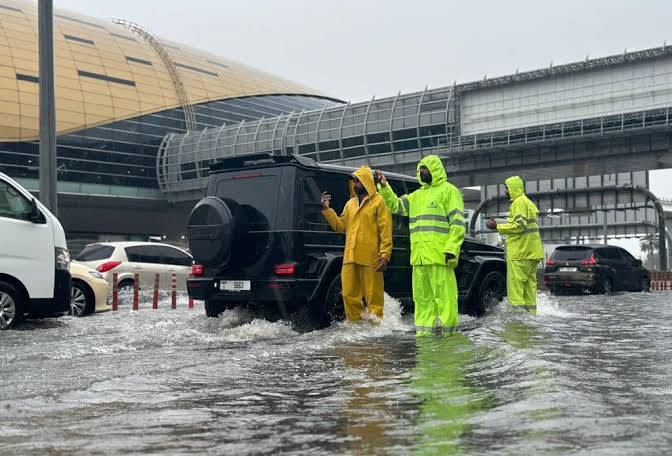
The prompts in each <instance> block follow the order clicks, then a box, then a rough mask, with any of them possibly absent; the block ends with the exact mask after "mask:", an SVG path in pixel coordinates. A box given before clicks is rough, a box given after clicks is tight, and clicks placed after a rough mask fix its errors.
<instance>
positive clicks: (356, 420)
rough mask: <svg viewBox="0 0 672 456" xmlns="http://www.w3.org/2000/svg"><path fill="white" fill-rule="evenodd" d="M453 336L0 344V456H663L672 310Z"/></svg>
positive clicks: (248, 331) (281, 334)
mask: <svg viewBox="0 0 672 456" xmlns="http://www.w3.org/2000/svg"><path fill="white" fill-rule="evenodd" d="M540 301H541V302H540V306H539V315H537V316H530V315H521V314H518V313H515V312H513V311H511V310H510V309H509V308H508V307H507V306H506V305H501V306H500V307H499V308H498V309H497V311H496V312H495V313H494V314H493V315H491V316H489V317H487V318H484V319H482V320H480V321H478V322H471V323H472V324H471V325H470V327H471V329H470V330H468V331H465V332H463V333H461V334H458V335H455V336H453V337H449V338H445V339H439V338H433V337H430V338H423V339H419V340H417V341H416V339H415V337H414V335H413V334H412V332H411V330H412V326H411V322H410V320H409V319H408V317H406V316H404V317H402V316H401V315H400V310H399V307H398V305H397V304H396V303H395V302H394V301H392V300H388V301H386V317H385V321H384V322H383V324H381V325H380V326H377V327H373V328H372V327H369V326H367V325H346V324H341V325H335V326H332V327H331V328H328V329H325V330H322V331H316V332H313V333H308V334H299V333H296V332H294V331H292V329H291V328H290V327H289V326H287V325H286V324H284V323H281V322H276V323H270V322H267V321H263V320H256V319H252V318H251V317H250V316H249V315H247V314H246V313H245V312H244V311H242V310H235V311H227V312H225V314H223V315H222V316H221V317H220V318H219V319H207V318H206V317H205V316H204V312H203V309H202V306H200V305H198V304H197V306H196V309H194V310H189V309H187V308H186V305H185V304H184V302H181V303H180V304H179V308H178V309H177V310H170V309H169V308H167V307H169V306H166V305H165V302H164V303H163V306H162V308H160V309H159V310H155V311H152V310H150V309H147V306H145V310H140V311H138V312H132V311H130V310H128V309H123V310H120V311H118V312H115V313H112V312H109V313H106V314H99V315H94V316H92V317H89V318H80V319H77V318H72V317H65V318H61V319H56V320H43V321H39V320H38V321H31V322H29V323H27V324H25V325H23V326H22V327H21V328H20V329H19V330H15V331H4V332H0V350H1V352H0V381H1V383H2V394H1V395H0V454H45V453H49V454H71V453H82V454H91V453H94V454H95V453H105V454H110V453H112V454H120V453H166V454H185V453H196V454H204V453H208V454H271V453H273V454H275V453H282V454H307V453H316V454H441V455H445V454H507V455H508V454H511V455H518V454H591V455H594V454H598V455H601V454H604V455H620V454H628V455H630V454H642V455H654V454H661V455H662V454H669V453H670V451H671V448H672V375H671V374H672V363H671V362H670V361H671V358H672V294H669V293H648V294H643V293H624V294H618V295H615V296H609V297H604V296H580V297H579V296H561V297H555V296H553V297H549V296H545V295H544V296H541V298H540Z"/></svg>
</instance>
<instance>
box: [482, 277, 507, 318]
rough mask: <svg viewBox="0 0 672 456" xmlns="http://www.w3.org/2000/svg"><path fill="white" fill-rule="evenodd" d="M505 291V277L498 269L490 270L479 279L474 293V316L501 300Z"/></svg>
mask: <svg viewBox="0 0 672 456" xmlns="http://www.w3.org/2000/svg"><path fill="white" fill-rule="evenodd" d="M505 291H506V278H504V274H502V273H501V272H498V271H493V272H490V273H489V274H488V275H486V276H485V278H484V279H483V280H482V281H481V285H480V287H479V288H478V294H477V295H476V306H475V310H476V314H477V315H476V316H478V317H480V316H483V315H485V314H486V313H488V312H490V311H491V310H492V309H493V308H494V307H495V306H496V305H497V304H499V303H500V302H501V301H502V298H503V297H504V294H505Z"/></svg>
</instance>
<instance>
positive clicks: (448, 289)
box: [380, 155, 466, 335]
mask: <svg viewBox="0 0 672 456" xmlns="http://www.w3.org/2000/svg"><path fill="white" fill-rule="evenodd" d="M422 166H426V167H427V168H428V169H429V171H430V173H431V174H432V182H431V183H430V184H429V185H428V184H426V183H424V182H423V181H422V179H421V178H420V167H422ZM417 169H418V174H417V176H418V181H419V182H420V184H421V185H422V187H421V188H419V189H418V190H416V191H415V192H413V193H411V194H409V195H403V196H401V197H397V195H395V193H394V191H393V190H392V188H391V187H390V186H389V185H386V186H385V187H380V194H381V196H382V197H383V199H384V200H385V204H387V206H388V207H389V208H390V210H391V211H392V213H394V214H398V215H403V216H406V217H408V222H409V232H410V235H411V264H412V265H413V301H414V302H415V316H414V318H415V327H416V328H415V329H416V333H417V334H419V335H424V334H430V333H432V332H435V331H438V330H443V331H444V332H450V331H452V330H453V329H454V328H455V327H456V326H457V324H458V314H457V304H458V303H457V291H458V290H457V281H456V280H455V272H454V268H455V267H456V266H457V263H458V261H459V257H460V248H461V247H462V241H463V240H464V233H465V216H466V214H465V213H464V203H463V201H462V193H461V192H460V190H459V189H457V188H456V187H455V186H453V185H452V184H450V183H448V178H447V176H446V170H445V168H444V167H443V163H442V162H441V159H440V158H439V157H437V156H436V155H429V156H427V157H425V158H423V159H422V160H421V161H420V162H419V163H418V168H417ZM446 253H449V254H451V255H452V256H453V259H451V260H450V261H448V262H446Z"/></svg>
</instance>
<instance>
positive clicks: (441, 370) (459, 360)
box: [411, 334, 491, 455]
mask: <svg viewBox="0 0 672 456" xmlns="http://www.w3.org/2000/svg"><path fill="white" fill-rule="evenodd" d="M475 354H476V353H475V351H474V348H473V346H472V344H471V341H470V340H469V339H468V338H467V337H466V336H464V335H462V334H454V335H452V336H449V337H444V338H439V337H435V338H434V337H432V338H429V337H422V338H418V339H417V341H416V359H417V365H416V367H415V369H414V372H413V380H412V382H411V388H412V391H413V393H414V394H415V395H416V396H417V397H418V398H419V399H420V401H421V402H420V406H419V411H420V414H419V416H418V418H417V420H416V423H415V427H416V430H417V434H418V440H419V441H418V443H417V444H416V449H417V452H418V453H419V454H437V455H438V454H444V455H448V454H459V453H460V438H461V436H462V435H463V434H464V433H465V432H467V431H469V429H470V427H471V425H470V418H471V417H472V416H473V415H474V414H475V413H476V412H478V411H479V410H484V409H487V408H488V407H489V406H490V405H491V401H490V400H489V399H490V398H488V397H487V395H486V394H484V392H483V391H478V389H477V388H476V387H475V386H473V385H472V384H471V383H470V382H469V380H468V379H467V377H466V375H465V371H466V368H467V366H468V365H469V364H470V363H471V362H472V360H473V357H474V356H475Z"/></svg>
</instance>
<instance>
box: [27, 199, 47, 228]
mask: <svg viewBox="0 0 672 456" xmlns="http://www.w3.org/2000/svg"><path fill="white" fill-rule="evenodd" d="M28 220H30V221H31V222H33V223H44V222H45V219H44V216H43V215H42V212H40V208H38V207H37V200H35V198H33V199H31V200H30V213H29V214H28Z"/></svg>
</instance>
